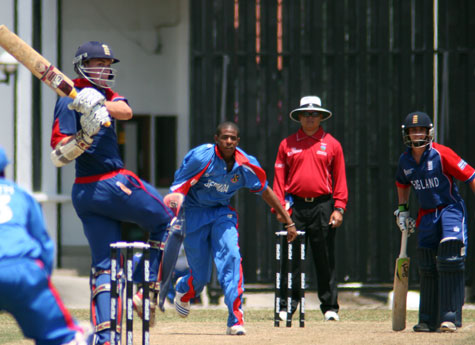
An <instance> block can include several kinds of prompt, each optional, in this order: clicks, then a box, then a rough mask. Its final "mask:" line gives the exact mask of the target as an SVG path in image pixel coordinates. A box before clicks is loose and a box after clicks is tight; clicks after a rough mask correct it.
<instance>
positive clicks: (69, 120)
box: [51, 79, 127, 177]
mask: <svg viewBox="0 0 475 345" xmlns="http://www.w3.org/2000/svg"><path fill="white" fill-rule="evenodd" d="M74 84H75V86H76V88H77V89H78V90H81V89H82V88H84V87H93V85H92V84H90V83H89V82H88V81H87V80H86V79H75V80H74ZM96 90H98V91H99V92H101V93H102V94H104V96H105V97H106V99H107V100H108V101H127V100H126V99H125V98H124V97H122V96H120V95H118V94H117V93H115V92H113V91H110V90H109V89H96ZM72 101H73V100H72V99H71V98H69V97H61V98H59V99H58V101H57V102H56V106H55V108H54V123H53V132H52V134H51V146H52V147H53V148H55V147H56V145H57V144H58V143H59V141H60V140H61V139H63V138H64V137H67V136H70V135H74V134H76V133H77V132H78V131H79V130H80V129H81V124H80V121H79V119H80V117H81V114H80V113H78V112H77V111H74V110H70V109H69V108H68V104H70V103H71V102H72ZM115 123H116V121H115V119H112V121H111V126H110V127H101V129H100V131H99V133H97V134H96V135H95V136H94V142H93V143H92V145H91V146H90V147H89V148H88V149H87V150H86V151H85V152H84V153H83V154H82V155H80V156H79V157H78V158H76V162H75V164H76V176H77V177H83V176H93V175H99V174H103V173H106V172H110V171H114V170H117V169H121V168H123V167H124V163H123V162H122V159H121V157H120V152H119V146H118V144H117V135H116V131H115Z"/></svg>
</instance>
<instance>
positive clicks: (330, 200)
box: [273, 96, 348, 321]
mask: <svg viewBox="0 0 475 345" xmlns="http://www.w3.org/2000/svg"><path fill="white" fill-rule="evenodd" d="M289 116H290V118H291V119H292V120H293V121H296V122H299V123H300V125H301V127H300V129H299V130H298V131H297V132H296V133H294V134H292V135H290V136H289V137H287V138H285V139H284V140H282V142H281V143H280V145H279V151H278V153H277V158H276V161H275V166H274V174H275V178H274V186H273V189H274V191H275V194H276V195H277V197H278V198H279V200H280V202H281V203H282V205H284V206H285V207H286V209H287V210H288V212H289V213H290V214H291V217H292V220H293V221H294V222H295V224H296V227H297V229H298V230H301V231H302V230H303V231H305V240H306V241H308V242H309V243H310V247H311V250H312V256H313V262H314V264H315V269H316V273H317V283H318V284H317V286H318V297H319V299H320V302H321V304H320V309H321V311H322V313H323V315H324V318H325V321H329V320H332V321H338V320H339V316H338V310H339V305H338V291H337V283H336V276H335V233H336V231H335V229H336V228H338V227H339V226H340V225H341V224H342V222H343V214H344V213H345V209H346V204H347V201H348V189H347V185H346V173H345V160H344V157H343V150H342V147H341V144H340V143H339V142H338V140H336V139H335V138H334V137H333V136H332V135H331V134H329V133H327V132H325V131H324V130H323V128H322V126H321V125H320V123H321V122H322V121H325V120H327V119H328V118H330V117H331V116H332V113H331V112H330V111H329V110H326V109H324V108H322V107H321V101H320V98H319V97H317V96H306V97H302V99H301V100H300V107H298V108H297V109H295V110H293V111H291V112H290V114H289ZM278 218H279V217H278ZM284 247H285V246H284ZM284 255H285V254H284ZM295 255H298V253H296V254H295ZM284 257H285V256H284ZM292 272H293V280H294V281H298V278H297V277H298V276H299V274H300V272H299V267H298V261H297V260H293V261H292ZM283 277H284V280H285V277H286V274H284V275H283ZM283 283H284V284H285V282H283ZM296 285H299V284H294V285H293V286H294V289H293V291H292V308H291V311H292V315H293V313H294V312H295V310H296V309H297V305H298V303H299V300H300V292H299V287H298V286H296ZM284 286H285V285H284ZM284 294H285V289H283V292H282V296H281V301H282V302H281V305H280V310H286V308H287V305H286V304H287V302H286V299H285V298H283V297H284ZM280 315H281V319H282V320H285V318H286V313H285V312H281V314H280Z"/></svg>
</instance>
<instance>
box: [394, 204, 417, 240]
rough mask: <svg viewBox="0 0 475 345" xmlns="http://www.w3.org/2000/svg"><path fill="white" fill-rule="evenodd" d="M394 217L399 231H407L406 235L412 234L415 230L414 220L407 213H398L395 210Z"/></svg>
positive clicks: (398, 211)
mask: <svg viewBox="0 0 475 345" xmlns="http://www.w3.org/2000/svg"><path fill="white" fill-rule="evenodd" d="M394 215H395V216H396V224H397V226H398V227H399V230H401V231H407V234H408V235H410V234H412V233H413V232H414V230H415V228H416V220H415V219H414V218H412V217H411V216H410V213H409V211H400V210H399V209H397V210H396V211H394Z"/></svg>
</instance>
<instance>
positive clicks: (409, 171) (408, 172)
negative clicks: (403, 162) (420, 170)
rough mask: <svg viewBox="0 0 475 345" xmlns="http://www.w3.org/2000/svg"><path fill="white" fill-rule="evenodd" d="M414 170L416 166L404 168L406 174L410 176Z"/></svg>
mask: <svg viewBox="0 0 475 345" xmlns="http://www.w3.org/2000/svg"><path fill="white" fill-rule="evenodd" d="M413 171H414V168H411V169H404V175H406V176H409V175H411V174H412V172H413Z"/></svg>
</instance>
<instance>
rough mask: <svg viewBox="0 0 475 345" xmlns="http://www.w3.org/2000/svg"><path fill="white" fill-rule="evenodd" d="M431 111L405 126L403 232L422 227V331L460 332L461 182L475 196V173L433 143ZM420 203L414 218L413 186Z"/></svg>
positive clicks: (400, 184)
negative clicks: (411, 207) (411, 213)
mask: <svg viewBox="0 0 475 345" xmlns="http://www.w3.org/2000/svg"><path fill="white" fill-rule="evenodd" d="M433 132H434V129H433V124H432V121H431V119H430V118H429V116H428V115H427V114H426V113H423V112H419V111H418V112H413V113H410V114H409V115H407V117H406V119H405V120H404V123H403V126H402V133H403V140H404V143H405V144H406V145H407V146H408V149H407V150H406V151H405V152H404V153H403V154H402V155H401V157H400V159H399V166H398V169H397V174H396V186H397V191H398V198H399V207H398V209H397V210H396V211H395V212H394V214H395V216H396V223H397V224H398V226H399V228H400V229H401V231H411V230H413V228H414V226H415V227H416V228H417V229H418V243H417V244H418V249H417V252H418V259H419V275H420V305H419V323H418V324H417V325H415V326H414V331H416V332H433V331H436V330H438V331H442V332H454V331H456V330H457V327H461V326H462V306H463V304H464V296H465V295H464V288H465V280H464V270H465V256H466V246H467V210H466V207H465V202H464V200H463V199H462V197H461V196H460V194H459V191H458V188H457V185H456V184H455V179H457V180H459V181H462V182H465V183H467V184H469V186H470V188H471V189H472V191H473V192H474V193H475V170H474V169H473V168H472V167H471V166H470V165H469V164H468V163H467V162H465V161H464V160H463V159H462V158H460V157H459V156H458V155H457V154H456V153H455V152H454V151H453V150H451V149H450V148H448V147H446V146H444V145H440V144H438V143H436V142H433ZM411 186H412V188H413V189H414V192H415V193H416V196H417V199H418V201H419V204H420V209H419V212H418V216H417V220H414V219H412V218H411V217H410V215H409V209H408V206H407V203H408V201H409V195H410V191H411V188H410V187H411Z"/></svg>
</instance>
